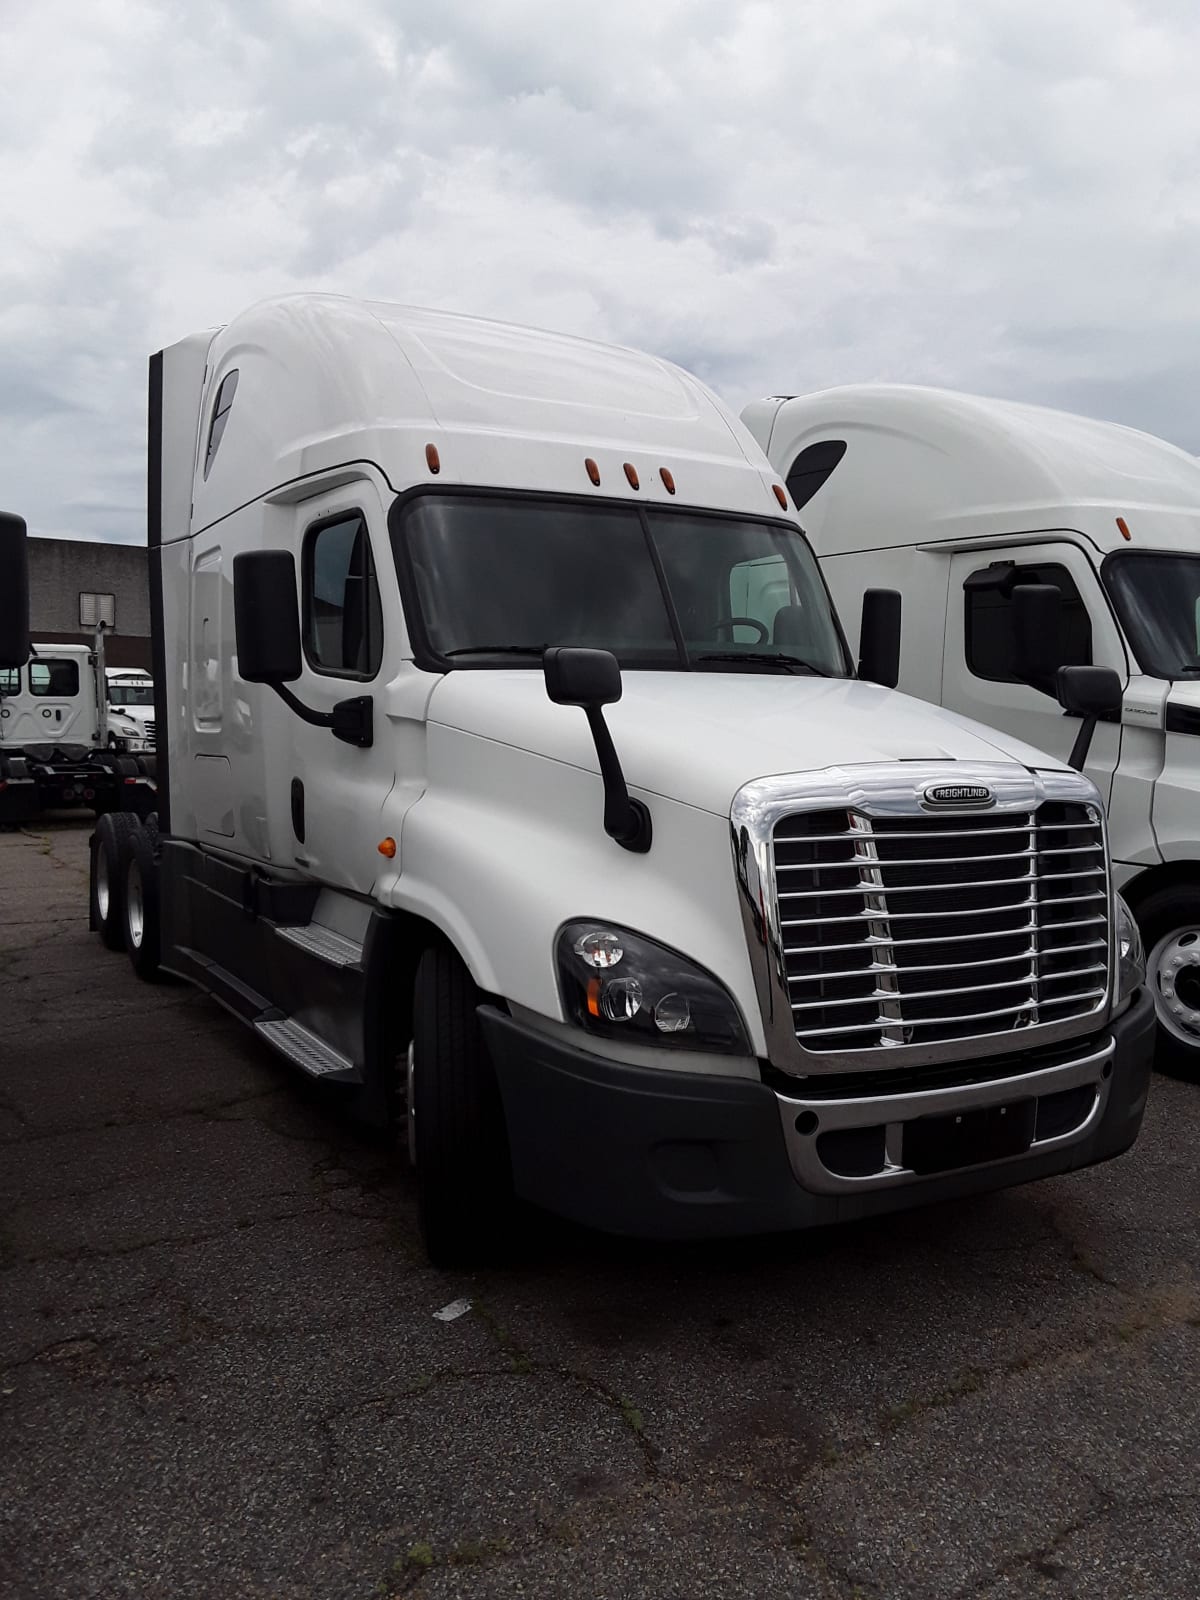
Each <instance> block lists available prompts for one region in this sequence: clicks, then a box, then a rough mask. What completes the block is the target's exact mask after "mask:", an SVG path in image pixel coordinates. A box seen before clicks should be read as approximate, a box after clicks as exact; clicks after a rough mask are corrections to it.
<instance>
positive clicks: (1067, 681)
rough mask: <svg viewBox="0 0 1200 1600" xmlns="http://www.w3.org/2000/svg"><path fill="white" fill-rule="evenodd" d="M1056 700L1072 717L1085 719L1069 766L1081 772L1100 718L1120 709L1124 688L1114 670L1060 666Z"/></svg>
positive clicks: (1073, 748)
mask: <svg viewBox="0 0 1200 1600" xmlns="http://www.w3.org/2000/svg"><path fill="white" fill-rule="evenodd" d="M1057 688H1058V694H1057V699H1058V703H1059V705H1060V706H1062V708H1063V710H1064V711H1065V712H1066V713H1067V715H1068V716H1069V717H1082V718H1083V721H1082V723H1081V724H1080V726H1079V732H1078V733H1077V734H1076V735H1075V743H1074V746H1073V747H1072V749H1071V754H1070V755H1069V756H1068V757H1067V763H1068V765H1069V766H1072V767H1074V768H1075V770H1076V772H1082V771H1083V767H1084V763H1085V762H1086V761H1087V757H1088V751H1089V750H1090V749H1091V745H1092V735H1093V734H1094V733H1095V731H1096V722H1097V719H1098V718H1100V717H1110V716H1112V715H1113V714H1114V713H1117V712H1119V711H1120V709H1121V702H1122V700H1123V699H1124V694H1125V691H1124V688H1123V687H1122V684H1121V679H1120V677H1119V675H1118V674H1117V673H1115V672H1114V671H1113V669H1112V668H1111V667H1059V669H1058V678H1057Z"/></svg>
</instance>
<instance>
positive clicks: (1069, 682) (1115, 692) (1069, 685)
mask: <svg viewBox="0 0 1200 1600" xmlns="http://www.w3.org/2000/svg"><path fill="white" fill-rule="evenodd" d="M1057 690H1058V693H1057V699H1058V703H1059V705H1060V706H1062V708H1063V710H1064V711H1065V712H1066V713H1067V715H1068V716H1071V717H1110V716H1113V715H1115V714H1116V713H1118V712H1119V711H1120V709H1121V702H1122V699H1123V698H1124V689H1123V688H1122V685H1121V679H1120V676H1119V674H1118V673H1116V672H1114V671H1113V669H1112V668H1111V667H1059V669H1058V677H1057Z"/></svg>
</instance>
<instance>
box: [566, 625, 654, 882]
mask: <svg viewBox="0 0 1200 1600" xmlns="http://www.w3.org/2000/svg"><path fill="white" fill-rule="evenodd" d="M542 671H543V672H544V673H545V675H546V693H547V694H548V695H549V696H550V698H551V700H553V701H554V703H555V705H559V706H579V707H581V708H582V710H583V712H584V714H585V715H586V717H587V720H588V727H589V728H590V729H591V730H592V739H593V740H594V742H595V745H596V757H597V760H598V761H599V762H600V777H601V779H602V780H603V782H604V831H605V833H607V834H608V836H609V838H610V839H615V840H616V842H617V843H618V844H619V845H621V846H622V847H623V848H624V849H626V850H632V851H634V852H635V853H636V854H638V855H644V854H645V852H646V851H647V850H649V848H650V840H651V837H652V829H651V823H650V813H649V811H648V810H647V808H646V807H645V806H644V805H643V804H642V802H641V801H640V800H634V799H633V798H632V797H631V795H630V793H629V789H628V787H627V785H626V783H625V774H624V773H623V772H622V771H621V762H620V760H619V758H618V756H617V751H616V746H615V745H614V744H613V742H612V734H611V733H609V731H608V724H607V723H606V722H605V720H604V707H605V706H610V705H613V704H614V703H615V702H616V701H617V700H619V699H620V698H621V667H620V664H619V662H618V661H617V658H616V656H614V655H613V654H612V652H611V651H609V650H582V649H574V648H571V647H568V646H561V647H560V646H555V647H553V648H551V649H549V650H546V651H543V653H542Z"/></svg>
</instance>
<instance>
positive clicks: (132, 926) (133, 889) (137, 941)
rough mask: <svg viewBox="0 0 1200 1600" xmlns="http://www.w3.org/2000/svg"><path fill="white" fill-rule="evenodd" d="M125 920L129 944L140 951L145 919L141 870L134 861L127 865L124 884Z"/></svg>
mask: <svg viewBox="0 0 1200 1600" xmlns="http://www.w3.org/2000/svg"><path fill="white" fill-rule="evenodd" d="M125 918H126V921H127V922H128V924H129V942H130V944H131V945H132V946H133V948H134V949H135V950H140V949H141V948H142V935H143V932H144V930H145V926H146V918H145V911H144V908H143V902H142V869H141V868H140V867H139V866H138V864H137V862H136V861H131V862H130V863H129V877H128V878H127V879H126V882H125Z"/></svg>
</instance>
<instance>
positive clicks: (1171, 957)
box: [1138, 887, 1200, 1079]
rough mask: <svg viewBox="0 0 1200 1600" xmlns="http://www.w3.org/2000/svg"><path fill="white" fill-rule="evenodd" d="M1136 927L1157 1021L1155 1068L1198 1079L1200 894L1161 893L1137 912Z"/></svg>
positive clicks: (1190, 890)
mask: <svg viewBox="0 0 1200 1600" xmlns="http://www.w3.org/2000/svg"><path fill="white" fill-rule="evenodd" d="M1138 925H1139V927H1140V928H1141V931H1142V939H1143V941H1144V943H1145V945H1146V952H1147V953H1146V984H1147V986H1148V988H1149V990H1150V993H1151V995H1152V996H1153V999H1154V1013H1155V1016H1156V1017H1157V1019H1158V1041H1157V1045H1156V1049H1155V1058H1154V1064H1155V1066H1156V1067H1158V1068H1159V1070H1160V1071H1162V1072H1167V1073H1170V1074H1171V1075H1172V1076H1173V1077H1177V1078H1192V1079H1200V890H1197V889H1193V888H1190V887H1178V888H1169V889H1159V890H1157V891H1156V892H1155V893H1154V894H1152V895H1150V896H1149V897H1148V899H1146V900H1145V901H1144V902H1143V904H1142V905H1141V906H1140V907H1139V908H1138Z"/></svg>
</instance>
